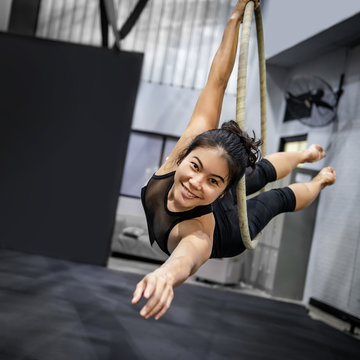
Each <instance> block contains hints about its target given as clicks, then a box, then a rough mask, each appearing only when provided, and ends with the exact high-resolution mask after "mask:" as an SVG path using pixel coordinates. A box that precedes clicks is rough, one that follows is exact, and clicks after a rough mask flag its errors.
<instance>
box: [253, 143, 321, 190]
mask: <svg viewBox="0 0 360 360" xmlns="http://www.w3.org/2000/svg"><path fill="white" fill-rule="evenodd" d="M325 156H326V153H325V151H324V149H323V148H322V146H320V145H317V144H314V145H311V146H310V147H309V148H308V149H306V150H302V151H291V152H278V153H274V154H270V155H267V156H265V158H264V159H265V160H264V159H263V160H261V161H260V162H258V163H257V164H256V169H255V171H254V173H253V174H252V175H250V176H247V177H246V195H251V194H254V193H255V192H257V191H259V190H260V189H262V188H263V187H264V186H265V185H266V184H268V183H270V182H273V181H275V180H279V179H282V178H283V177H285V176H286V175H288V174H289V173H290V172H291V171H292V170H294V169H295V167H296V166H297V165H299V164H300V163H304V162H315V161H318V160H321V159H323V158H324V157H325Z"/></svg>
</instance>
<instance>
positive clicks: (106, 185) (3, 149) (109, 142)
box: [0, 33, 143, 265]
mask: <svg viewBox="0 0 360 360" xmlns="http://www.w3.org/2000/svg"><path fill="white" fill-rule="evenodd" d="M0 54H1V56H0V79H1V86H0V246H1V247H2V248H8V249H14V250H20V251H25V252H31V253H38V254H42V255H47V256H53V257H57V258H63V259H69V260H74V261H79V262H85V263H93V264H100V265H104V264H106V262H107V258H108V254H109V249H110V238H111V233H112V230H113V223H114V218H115V212H116V205H117V199H118V193H119V189H120V181H121V172H122V168H123V164H124V159H125V153H126V148H127V143H128V137H129V132H130V127H131V121H132V115H133V110H134V105H135V99H136V94H137V89H138V84H139V79H140V72H141V65H142V59H143V56H142V54H138V53H127V52H115V51H111V50H108V49H104V48H96V47H90V46H82V45H73V44H67V43H60V42H54V41H48V40H39V39H35V38H28V37H21V36H16V35H11V34H4V33H0Z"/></svg>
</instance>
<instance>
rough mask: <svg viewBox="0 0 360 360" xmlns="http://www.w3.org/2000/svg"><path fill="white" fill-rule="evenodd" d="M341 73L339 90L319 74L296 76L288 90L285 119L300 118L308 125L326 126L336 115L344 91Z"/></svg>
mask: <svg viewBox="0 0 360 360" xmlns="http://www.w3.org/2000/svg"><path fill="white" fill-rule="evenodd" d="M343 81H344V75H341V79H340V85H339V88H338V90H337V91H335V90H333V89H332V87H331V86H330V85H329V84H328V83H327V82H326V81H325V80H323V79H321V78H319V77H317V76H310V75H297V76H294V77H293V78H292V79H291V80H290V82H289V84H288V87H287V90H286V111H285V118H284V121H289V120H299V121H301V122H302V123H303V124H305V125H308V126H325V125H327V124H329V123H331V122H332V121H333V120H334V119H335V117H336V111H337V105H338V103H339V99H340V96H341V95H342V93H343V90H342V84H343Z"/></svg>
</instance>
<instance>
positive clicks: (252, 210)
mask: <svg viewBox="0 0 360 360" xmlns="http://www.w3.org/2000/svg"><path fill="white" fill-rule="evenodd" d="M275 180H276V170H275V168H274V166H273V165H272V164H271V163H270V162H269V161H268V160H266V159H262V160H261V161H259V162H258V163H257V165H256V169H255V171H254V173H252V174H251V175H249V172H247V175H246V194H247V195H251V194H254V193H255V192H257V191H259V190H260V189H262V188H263V187H264V186H265V185H266V184H267V183H269V182H272V181H275ZM246 203H247V216H248V223H249V232H250V236H251V238H252V239H254V238H255V237H256V235H257V234H259V233H260V232H261V231H262V230H263V229H264V227H265V226H266V225H267V224H268V223H269V221H270V220H271V219H272V218H274V217H275V216H276V215H279V214H281V213H284V212H290V211H294V209H295V206H296V198H295V194H294V193H293V191H292V190H291V189H290V188H289V187H284V188H281V189H272V190H269V191H265V192H263V193H260V194H259V195H256V196H254V197H252V198H251V199H249V200H247V202H246ZM215 206H216V208H217V211H215V212H214V214H215V217H216V228H215V238H216V237H219V238H220V239H221V240H220V241H215V242H214V247H213V253H212V255H211V257H228V256H235V255H237V254H239V253H241V252H243V251H244V250H245V247H244V245H243V243H242V240H241V235H240V228H239V220H238V211H237V204H236V187H234V188H233V189H231V190H230V191H228V192H227V194H226V195H225V197H224V198H223V199H221V200H219V201H218V203H217V204H216V205H215Z"/></svg>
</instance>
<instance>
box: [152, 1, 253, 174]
mask: <svg viewBox="0 0 360 360" xmlns="http://www.w3.org/2000/svg"><path fill="white" fill-rule="evenodd" d="M249 1H254V3H255V8H256V7H257V6H259V2H258V0H238V2H237V4H236V6H235V8H234V10H233V12H232V14H231V16H230V19H229V20H228V22H227V24H226V27H225V30H224V34H223V38H222V41H221V44H220V47H219V49H218V50H217V52H216V54H215V57H214V59H213V61H212V64H211V68H210V72H209V76H208V80H207V83H206V85H205V87H204V89H203V90H202V92H201V94H200V96H199V99H198V101H197V103H196V106H195V109H194V112H193V114H192V116H191V118H190V121H189V123H188V125H187V127H186V129H185V132H184V133H183V135H182V136H181V138H180V139H179V141H178V143H177V144H176V146H175V148H174V150H173V151H172V153H171V155H170V156H169V157H168V159H167V161H166V162H165V164H164V165H163V166H162V167H161V168H160V171H159V172H158V173H161V172H164V173H166V172H169V171H171V170H174V169H175V168H176V160H177V158H178V155H179V154H180V153H181V152H182V151H183V150H184V149H185V148H186V147H187V146H188V144H189V143H190V142H191V140H192V139H193V138H194V137H195V136H196V135H198V134H201V133H202V132H204V131H207V130H210V129H216V128H217V127H218V126H219V120H220V114H221V108H222V103H223V98H224V93H225V89H226V87H227V84H228V81H229V78H230V75H231V72H232V70H233V67H234V63H235V57H236V51H237V45H238V37H239V27H240V24H241V22H242V20H243V16H244V11H245V6H246V4H247V3H248V2H249Z"/></svg>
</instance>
